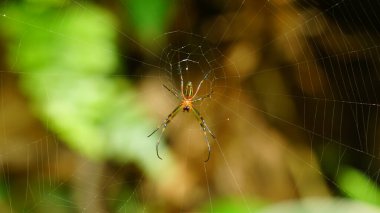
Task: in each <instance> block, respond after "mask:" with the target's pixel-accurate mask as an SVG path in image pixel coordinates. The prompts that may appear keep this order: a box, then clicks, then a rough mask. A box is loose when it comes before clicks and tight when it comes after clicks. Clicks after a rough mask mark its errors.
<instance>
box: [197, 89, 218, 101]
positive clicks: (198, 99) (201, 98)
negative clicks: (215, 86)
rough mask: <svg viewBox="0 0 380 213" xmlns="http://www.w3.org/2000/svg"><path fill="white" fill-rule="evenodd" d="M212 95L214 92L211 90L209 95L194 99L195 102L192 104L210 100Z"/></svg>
mask: <svg viewBox="0 0 380 213" xmlns="http://www.w3.org/2000/svg"><path fill="white" fill-rule="evenodd" d="M213 93H214V91H213V90H211V92H210V93H209V94H207V95H205V96H202V97H199V98H197V99H195V100H194V101H192V102H193V103H195V102H198V101H202V100H203V99H206V98H211V95H212V94H213Z"/></svg>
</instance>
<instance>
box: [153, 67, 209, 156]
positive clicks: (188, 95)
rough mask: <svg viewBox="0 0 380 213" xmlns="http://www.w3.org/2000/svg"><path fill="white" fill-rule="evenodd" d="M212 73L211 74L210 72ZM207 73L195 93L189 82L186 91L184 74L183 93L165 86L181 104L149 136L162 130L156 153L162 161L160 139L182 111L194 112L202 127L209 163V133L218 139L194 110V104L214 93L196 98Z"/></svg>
mask: <svg viewBox="0 0 380 213" xmlns="http://www.w3.org/2000/svg"><path fill="white" fill-rule="evenodd" d="M209 73H210V72H209ZM209 73H207V74H206V75H205V77H204V78H203V79H202V80H201V81H200V82H199V85H198V87H197V90H196V91H195V93H193V84H192V83H191V81H189V82H188V83H187V84H186V89H185V91H184V85H183V77H182V74H181V93H180V94H178V93H177V92H175V91H174V90H173V89H170V88H169V87H167V86H166V85H163V86H164V87H165V88H166V89H167V90H168V91H169V92H171V93H172V94H173V95H174V96H175V97H176V98H177V99H178V100H180V101H181V103H180V104H179V105H178V106H177V107H176V108H175V109H174V110H173V111H172V112H171V113H170V114H169V115H168V116H167V118H166V119H165V120H164V121H163V122H162V123H161V125H159V126H158V127H157V129H155V130H154V131H153V132H152V133H151V134H150V135H148V137H150V136H152V135H153V134H154V133H155V132H157V131H158V130H159V129H160V128H162V130H161V135H160V137H159V138H158V140H157V143H156V153H157V157H158V158H159V159H161V160H162V158H161V157H160V155H159V153H158V146H159V144H160V139H161V136H162V134H163V133H164V131H165V129H166V127H167V126H168V124H169V123H170V121H171V120H172V119H173V118H174V117H175V116H176V115H177V113H178V112H179V111H180V110H181V109H182V111H183V112H190V111H191V112H193V113H194V115H195V117H196V119H197V120H198V122H199V124H200V125H201V128H202V131H203V133H204V135H205V140H206V144H207V147H208V156H207V159H206V160H205V162H207V161H208V160H209V159H210V152H211V147H210V143H209V141H208V138H207V132H209V133H210V135H211V136H212V137H213V138H214V140H215V139H216V137H215V135H214V134H213V133H212V132H211V130H210V129H209V128H208V126H207V124H206V122H205V120H204V119H203V117H202V115H201V114H200V113H199V111H198V110H197V109H195V108H194V106H193V103H196V102H199V101H202V100H204V99H206V98H210V97H211V94H212V93H213V91H212V90H211V92H210V93H208V94H207V95H205V96H201V97H199V98H196V96H197V93H198V91H199V88H200V87H201V85H202V83H203V81H204V80H205V79H206V78H207V76H208V74H209Z"/></svg>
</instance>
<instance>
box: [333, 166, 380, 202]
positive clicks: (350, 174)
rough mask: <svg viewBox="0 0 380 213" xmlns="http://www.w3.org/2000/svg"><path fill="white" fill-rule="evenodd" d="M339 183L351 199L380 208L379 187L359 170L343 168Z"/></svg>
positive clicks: (338, 179)
mask: <svg viewBox="0 0 380 213" xmlns="http://www.w3.org/2000/svg"><path fill="white" fill-rule="evenodd" d="M337 183H338V185H339V188H341V189H342V190H343V191H344V192H345V193H346V194H347V195H348V196H349V197H351V198H353V199H357V200H361V201H364V202H367V203H371V204H374V205H377V206H380V189H379V186H377V185H376V183H375V182H373V181H372V180H371V179H369V178H368V177H367V176H366V175H364V174H363V173H361V172H360V171H359V170H356V169H354V168H351V167H344V168H342V169H341V172H339V175H338V178H337Z"/></svg>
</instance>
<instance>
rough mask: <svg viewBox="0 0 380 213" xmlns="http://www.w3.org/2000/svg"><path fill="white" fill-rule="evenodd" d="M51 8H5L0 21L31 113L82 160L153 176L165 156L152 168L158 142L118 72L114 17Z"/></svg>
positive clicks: (93, 10)
mask: <svg viewBox="0 0 380 213" xmlns="http://www.w3.org/2000/svg"><path fill="white" fill-rule="evenodd" d="M56 3H57V2H55V4H52V5H49V4H46V2H45V1H42V2H40V1H39V2H37V1H33V3H30V2H28V3H25V2H24V3H19V4H10V3H9V4H7V7H6V8H5V14H6V18H5V19H2V20H3V21H2V22H1V28H2V29H3V30H2V32H3V34H4V35H5V36H6V39H7V40H8V41H9V42H8V43H7V44H8V50H9V55H8V59H9V64H11V65H14V66H15V69H16V70H17V71H18V72H19V76H20V83H21V87H22V88H23V91H24V92H25V94H26V95H28V97H29V98H30V100H31V103H32V106H33V108H34V110H35V112H36V113H37V114H38V115H39V116H40V117H41V120H42V121H43V122H44V123H45V124H46V125H47V126H48V128H50V129H51V130H53V131H54V132H55V133H57V134H58V135H59V136H60V138H61V139H62V140H63V141H64V142H66V143H67V144H68V145H69V146H70V147H71V148H73V149H75V150H76V151H78V152H79V153H82V154H84V155H86V156H88V157H90V158H92V159H97V160H104V159H110V160H116V161H120V162H124V163H125V162H135V163H137V164H139V165H140V166H141V167H142V168H143V169H144V171H145V172H146V173H147V174H148V175H149V176H150V175H151V176H155V175H157V173H159V171H160V168H162V166H164V167H165V165H167V164H168V163H170V157H168V159H167V160H166V161H165V162H166V163H163V162H161V163H158V164H157V159H156V156H155V154H154V146H152V144H153V143H154V141H155V138H154V137H152V138H147V134H148V132H150V131H151V130H152V129H153V128H154V125H153V122H152V121H151V120H150V118H149V117H148V116H147V115H146V113H145V111H144V108H143V107H142V105H141V104H139V102H138V101H137V94H136V91H135V90H134V88H133V86H132V85H131V83H130V82H129V81H128V79H127V78H125V77H123V75H121V74H120V73H119V72H120V70H121V69H125V68H124V67H121V66H120V63H119V55H118V49H117V48H118V47H117V29H116V28H115V27H114V26H116V25H117V24H116V21H115V19H114V17H113V16H112V15H111V14H110V13H108V12H106V11H105V10H103V9H100V8H99V7H96V6H94V5H91V4H87V5H81V6H80V7H78V6H76V7H75V6H72V5H70V6H65V5H61V6H59V7H57V4H56ZM4 20H5V21H4ZM26 20H27V22H26ZM155 137H156V136H155ZM162 149H163V150H164V146H162ZM149 150H150V151H149ZM147 153H150V154H147Z"/></svg>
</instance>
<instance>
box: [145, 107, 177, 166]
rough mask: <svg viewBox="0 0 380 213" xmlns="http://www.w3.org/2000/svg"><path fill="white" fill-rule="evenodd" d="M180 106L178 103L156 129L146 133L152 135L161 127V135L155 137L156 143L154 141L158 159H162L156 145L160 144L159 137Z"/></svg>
mask: <svg viewBox="0 0 380 213" xmlns="http://www.w3.org/2000/svg"><path fill="white" fill-rule="evenodd" d="M181 106H182V104H180V105H178V106H177V107H176V108H175V109H174V110H173V111H172V112H171V113H170V114H169V115H168V117H167V118H166V119H165V120H164V121H163V122H162V123H161V125H160V126H158V127H157V129H155V130H154V131H153V132H152V133H150V134H149V135H148V137H150V136H152V135H153V134H154V133H156V132H157V131H158V130H159V129H160V128H162V130H161V135H160V137H159V138H158V139H157V143H156V153H157V157H158V158H159V159H161V160H162V158H161V157H160V155H159V154H158V146H159V145H160V141H161V137H162V135H163V133H164V131H165V129H166V127H167V126H168V124H169V123H170V121H171V120H172V119H173V118H174V117H175V116H176V115H177V113H178V112H179V110H180V109H181Z"/></svg>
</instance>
